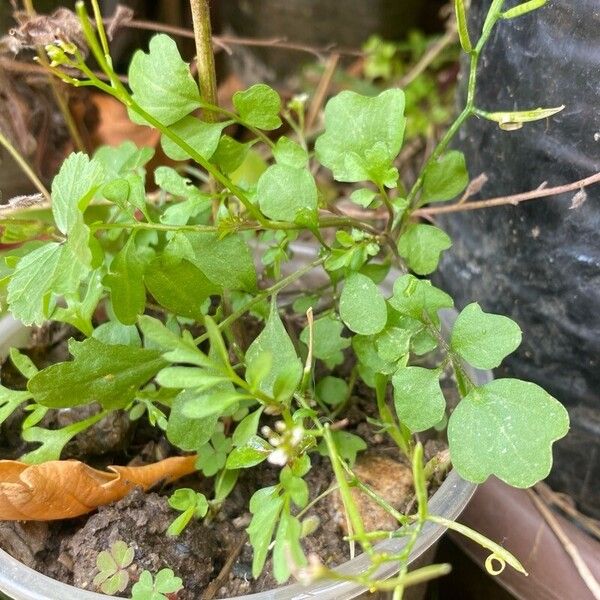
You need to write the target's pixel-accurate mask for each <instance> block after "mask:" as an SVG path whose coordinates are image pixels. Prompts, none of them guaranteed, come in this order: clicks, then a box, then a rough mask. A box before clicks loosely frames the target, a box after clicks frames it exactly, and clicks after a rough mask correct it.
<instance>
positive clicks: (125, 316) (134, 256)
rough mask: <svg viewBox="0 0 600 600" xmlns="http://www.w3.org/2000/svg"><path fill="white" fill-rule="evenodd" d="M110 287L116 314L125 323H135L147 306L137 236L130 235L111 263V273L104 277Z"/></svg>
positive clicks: (142, 266)
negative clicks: (136, 241)
mask: <svg viewBox="0 0 600 600" xmlns="http://www.w3.org/2000/svg"><path fill="white" fill-rule="evenodd" d="M104 284H105V285H106V286H107V287H108V288H109V289H110V298H111V302H112V308H113V311H114V313H115V316H116V317H117V319H119V321H120V322H121V323H123V324H124V325H133V324H134V323H135V322H136V320H137V317H138V315H141V314H142V313H143V312H144V308H145V306H146V288H145V286H144V263H143V262H142V260H141V259H140V257H139V255H138V252H137V248H136V245H135V236H133V235H132V236H131V237H129V239H128V240H127V242H126V243H125V245H124V246H123V248H122V249H121V250H120V251H119V252H118V253H117V254H116V255H115V257H114V258H113V260H112V263H111V264H110V273H108V275H106V277H105V278H104Z"/></svg>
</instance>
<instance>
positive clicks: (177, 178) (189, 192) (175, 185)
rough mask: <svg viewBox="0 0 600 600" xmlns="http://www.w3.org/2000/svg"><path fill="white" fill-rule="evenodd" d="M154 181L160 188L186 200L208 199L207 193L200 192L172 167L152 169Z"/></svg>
mask: <svg viewBox="0 0 600 600" xmlns="http://www.w3.org/2000/svg"><path fill="white" fill-rule="evenodd" d="M154 181H155V182H156V185H157V186H158V187H159V188H160V189H161V190H164V191H165V192H168V193H169V194H172V195H173V196H179V197H180V198H185V199H186V200H192V199H202V200H204V199H206V200H207V201H208V200H209V199H210V196H208V194H205V193H203V192H201V191H200V190H199V189H198V188H197V187H196V186H195V185H193V184H192V182H191V181H190V180H189V179H187V178H186V177H183V176H182V175H180V174H179V173H178V172H177V171H176V170H175V169H173V168H172V167H164V166H161V167H158V168H157V169H156V171H154Z"/></svg>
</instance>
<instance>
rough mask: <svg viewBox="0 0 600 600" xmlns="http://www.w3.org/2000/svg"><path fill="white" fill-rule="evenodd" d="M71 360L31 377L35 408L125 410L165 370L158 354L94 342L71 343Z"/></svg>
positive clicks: (91, 339)
mask: <svg viewBox="0 0 600 600" xmlns="http://www.w3.org/2000/svg"><path fill="white" fill-rule="evenodd" d="M69 350H70V351H71V354H72V355H73V360H72V361H68V362H62V363H57V364H54V365H51V366H49V367H47V368H46V369H44V370H42V371H40V372H39V373H37V374H36V375H34V376H33V377H32V378H31V379H30V380H29V383H28V385H27V389H28V390H29V391H30V392H31V394H32V395H33V398H34V399H35V401H36V402H37V403H38V404H41V405H42V406H48V407H50V408H68V407H72V406H80V405H82V404H89V403H91V402H98V403H99V404H100V405H101V406H102V407H103V408H106V409H118V408H124V407H125V406H127V405H128V404H129V403H130V402H131V401H132V400H133V398H134V397H135V394H136V392H137V390H138V389H139V388H140V386H142V385H143V384H145V383H146V382H147V381H148V380H150V379H151V378H152V377H154V375H156V373H158V371H160V370H161V369H162V368H163V367H165V366H166V362H165V361H164V360H163V359H162V358H161V356H160V352H157V351H155V350H147V349H145V348H134V347H132V346H121V345H109V344H103V343H102V342H100V341H98V340H97V339H95V338H88V339H86V340H84V341H83V342H75V341H71V343H70V344H69Z"/></svg>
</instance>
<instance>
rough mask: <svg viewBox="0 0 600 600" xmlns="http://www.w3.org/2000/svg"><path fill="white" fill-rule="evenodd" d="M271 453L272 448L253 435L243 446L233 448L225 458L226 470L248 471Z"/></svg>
mask: <svg viewBox="0 0 600 600" xmlns="http://www.w3.org/2000/svg"><path fill="white" fill-rule="evenodd" d="M271 452H273V447H272V446H271V445H270V444H269V443H268V442H266V441H265V440H263V439H262V438H260V437H258V436H256V435H253V436H252V437H251V438H250V439H249V440H248V442H247V443H246V445H245V446H240V447H238V448H234V449H233V450H232V451H231V454H230V455H229V456H228V458H227V463H226V465H225V466H226V468H227V469H248V468H249V467H254V466H256V465H258V464H260V463H261V462H263V461H264V460H266V458H267V457H268V456H269V454H271Z"/></svg>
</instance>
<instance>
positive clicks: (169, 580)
mask: <svg viewBox="0 0 600 600" xmlns="http://www.w3.org/2000/svg"><path fill="white" fill-rule="evenodd" d="M182 589H183V584H182V581H181V578H180V577H175V574H174V573H173V571H172V570H171V569H161V570H160V571H159V572H158V573H157V574H156V576H155V577H152V573H150V571H142V573H141V574H140V579H139V581H137V582H136V583H135V584H134V586H133V588H132V590H131V599H132V600H172V598H173V596H172V594H176V593H177V592H178V591H179V590H182Z"/></svg>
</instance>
